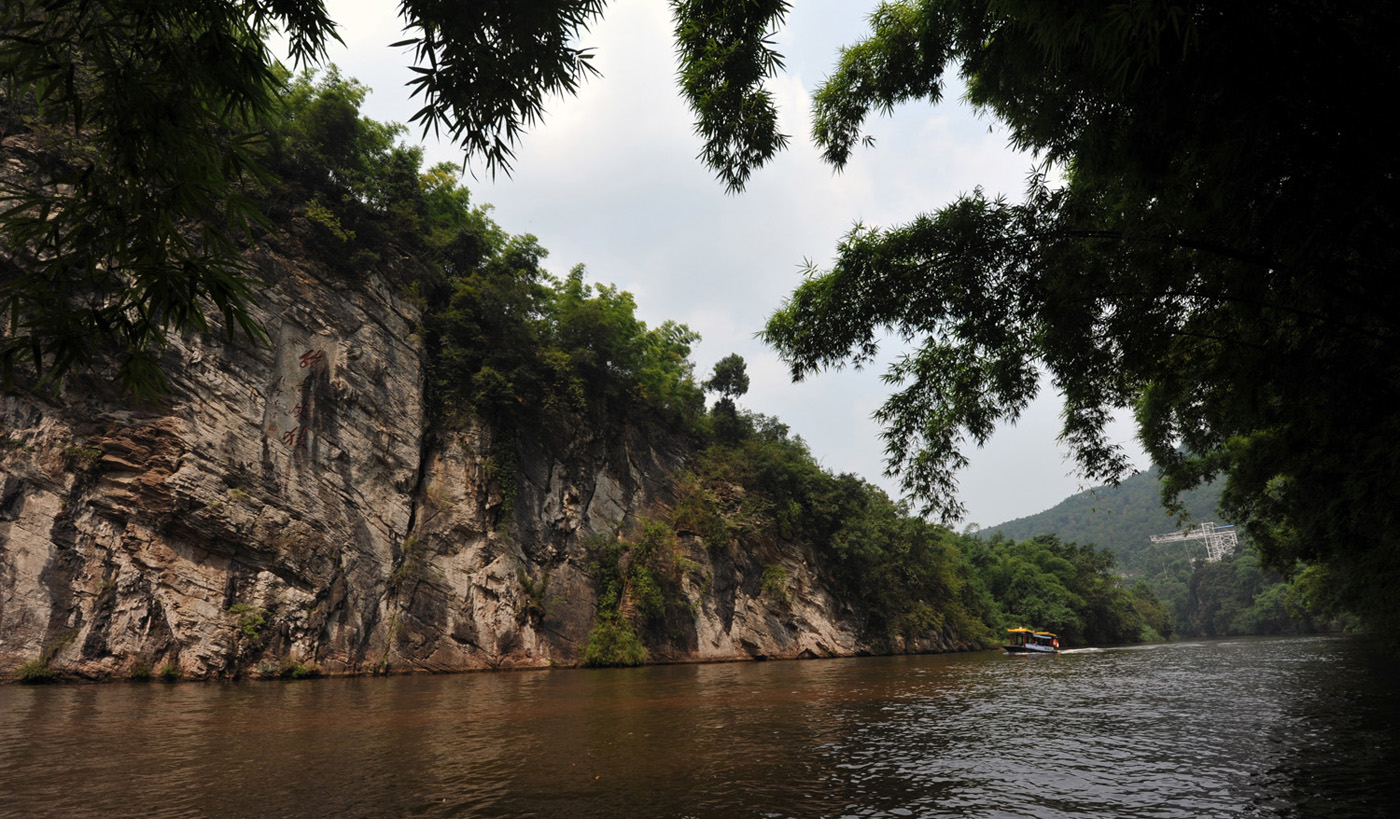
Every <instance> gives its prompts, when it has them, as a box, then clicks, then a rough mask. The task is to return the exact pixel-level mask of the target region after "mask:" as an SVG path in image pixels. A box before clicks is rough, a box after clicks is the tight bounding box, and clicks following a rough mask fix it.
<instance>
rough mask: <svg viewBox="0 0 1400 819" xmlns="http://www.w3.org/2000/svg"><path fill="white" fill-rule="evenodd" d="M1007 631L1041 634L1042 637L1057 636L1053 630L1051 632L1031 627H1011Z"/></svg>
mask: <svg viewBox="0 0 1400 819" xmlns="http://www.w3.org/2000/svg"><path fill="white" fill-rule="evenodd" d="M1007 632H1008V633H1023V634H1035V635H1039V636H1041V637H1054V636H1055V634H1054V633H1053V632H1049V631H1036V630H1035V629H1030V628H1009V629H1007Z"/></svg>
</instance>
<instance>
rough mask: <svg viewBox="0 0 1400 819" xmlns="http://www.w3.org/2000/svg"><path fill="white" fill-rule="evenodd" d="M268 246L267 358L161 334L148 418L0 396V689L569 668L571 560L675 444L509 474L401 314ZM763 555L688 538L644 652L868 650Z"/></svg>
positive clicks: (668, 657) (651, 442)
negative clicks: (442, 425) (294, 671)
mask: <svg viewBox="0 0 1400 819" xmlns="http://www.w3.org/2000/svg"><path fill="white" fill-rule="evenodd" d="M283 241H284V244H292V243H293V242H294V240H291V239H284V240H283ZM285 250H286V252H278V251H276V250H274V249H265V250H263V251H260V252H259V253H258V255H257V256H256V259H257V264H258V265H259V266H260V267H259V271H258V273H259V275H260V278H262V279H264V280H266V281H267V282H269V285H268V287H267V288H266V290H264V291H263V293H262V302H261V304H260V305H259V307H258V309H257V312H256V316H257V318H258V319H259V321H261V322H262V324H263V326H264V327H265V328H266V329H267V331H268V335H269V339H270V343H268V344H267V345H257V344H253V343H250V342H248V341H247V340H245V339H239V338H235V339H230V338H229V337H228V336H227V335H225V334H224V332H223V330H222V328H219V327H214V328H211V331H210V332H209V333H207V334H194V335H190V336H187V337H184V338H179V339H176V340H174V342H173V344H172V345H171V347H170V349H169V351H168V353H167V355H166V363H167V365H168V366H167V370H168V371H169V373H170V374H171V377H172V381H173V390H172V393H171V395H170V396H169V398H168V399H167V400H166V402H165V403H164V404H163V405H161V406H132V405H131V403H130V402H129V400H127V399H125V398H123V397H122V396H121V395H119V394H117V393H115V392H114V391H113V390H112V388H111V387H109V386H107V385H104V384H102V383H99V382H96V381H88V382H87V383H74V384H73V385H71V386H70V388H69V389H68V391H67V392H66V394H65V395H64V396H63V398H62V400H56V399H55V400H49V399H46V398H45V397H43V396H40V395H9V396H6V397H5V398H4V400H3V407H0V423H3V429H2V430H0V673H8V672H12V671H13V670H14V669H15V668H17V667H19V666H20V665H21V664H24V663H29V662H32V661H35V660H39V661H41V662H46V663H47V664H48V666H49V667H50V668H52V669H55V670H57V671H59V672H61V673H66V674H73V675H81V676H87V677H104V676H126V675H129V674H131V673H133V671H135V670H141V671H144V670H147V669H149V670H154V671H157V672H159V671H160V670H162V669H164V670H166V671H168V672H169V673H178V674H181V675H183V676H191V677H211V676H233V675H239V674H246V673H256V672H258V671H259V670H262V671H264V672H267V671H269V670H274V669H277V668H283V667H295V666H296V665H297V664H309V663H314V664H315V665H316V666H317V667H319V668H320V669H321V670H322V671H324V672H328V673H363V672H371V671H377V670H412V669H421V670H430V671H451V670H463V669H479V668H505V667H524V666H547V665H552V664H574V663H577V662H578V661H579V659H580V657H581V656H582V651H583V647H584V644H585V642H586V640H587V638H588V634H589V631H590V629H591V628H592V626H593V624H594V621H595V617H596V614H597V607H598V599H597V598H598V583H597V578H596V577H594V573H595V567H594V565H593V563H592V560H591V552H590V543H592V542H595V541H596V540H597V539H598V538H603V539H607V538H614V537H618V536H622V537H623V538H626V537H627V536H628V534H629V532H631V531H633V530H634V529H635V526H636V524H637V522H638V520H640V519H641V518H643V517H645V516H656V515H662V514H664V511H665V508H666V505H667V503H668V501H669V500H670V498H669V492H670V491H671V489H670V487H671V481H672V478H673V476H674V474H675V473H676V471H677V470H678V469H679V468H681V467H682V466H683V464H684V461H685V457H686V453H685V450H684V447H683V446H682V443H681V441H680V440H679V439H677V438H674V437H672V436H668V435H666V434H665V433H661V432H655V431H653V432H649V433H648V432H643V431H640V430H638V429H635V428H632V427H628V426H625V425H608V428H607V429H602V428H597V429H594V428H587V427H586V426H585V427H582V428H580V429H579V430H577V431H574V432H569V433H567V434H559V433H557V431H556V432H555V433H553V434H550V435H548V436H544V435H541V436H540V439H539V440H532V441H528V442H526V447H525V451H524V453H523V455H522V456H520V457H519V459H518V461H519V462H518V464H517V463H515V461H514V460H512V462H511V464H509V465H507V466H504V467H503V466H502V465H501V457H500V455H499V454H498V453H497V452H496V448H495V447H493V444H492V441H491V432H490V430H489V429H485V428H482V427H479V426H475V427H468V428H466V429H458V430H451V431H448V430H436V429H430V428H429V423H428V419H427V417H426V413H425V400H424V379H423V357H424V351H423V346H422V344H421V342H420V340H419V339H418V337H417V336H416V335H415V326H416V322H417V320H418V310H417V308H416V307H414V306H413V305H412V304H410V303H409V302H407V301H405V300H403V299H401V298H400V297H399V296H398V295H396V294H395V293H394V292H393V291H392V289H391V288H390V287H389V286H388V285H386V283H385V282H384V281H383V280H382V279H380V278H378V277H375V276H372V275H366V276H365V278H364V279H363V280H362V281H359V282H357V283H354V284H348V283H346V282H345V281H344V280H343V278H342V277H338V276H331V275H329V274H325V273H323V272H321V271H319V269H318V268H316V267H315V266H314V265H304V264H296V263H293V262H292V261H290V260H289V259H291V258H295V257H298V254H297V253H295V251H296V250H297V248H296V247H294V246H293V247H290V248H285ZM503 469H510V470H513V472H512V473H511V474H512V477H513V480H511V481H505V482H503V481H502V480H501V478H502V475H503V473H502V470H503ZM505 485H509V486H511V487H512V488H511V490H510V491H509V492H506V491H503V489H502V487H503V486H505ZM507 494H509V495H510V496H511V497H509V498H508V497H506V495H507ZM761 558H762V559H760V555H757V554H752V553H749V552H746V551H744V550H742V549H710V548H706V547H705V546H704V545H703V544H702V542H701V541H700V539H699V538H698V537H695V536H689V535H686V534H685V533H682V534H681V535H680V536H679V537H678V538H677V539H676V540H675V543H674V544H673V546H672V548H671V551H670V553H668V554H667V555H665V556H664V560H665V561H667V563H666V565H667V566H668V567H669V569H670V571H671V572H672V576H673V577H674V578H675V587H676V589H677V590H678V591H679V593H680V595H681V596H682V598H683V599H682V600H681V601H680V602H681V605H679V606H678V607H673V608H672V609H670V610H668V615H667V617H666V619H665V622H664V623H662V624H659V625H658V624H653V625H652V627H650V630H649V631H646V632H645V633H644V634H643V637H644V639H645V641H646V642H647V644H648V648H649V650H650V657H651V659H653V660H656V661H688V660H731V659H746V658H753V657H805V656H829V655H843V654H852V653H858V652H861V651H864V650H865V649H866V647H865V646H863V645H862V644H861V642H860V640H859V638H858V632H857V629H856V626H855V622H856V620H855V618H854V617H853V615H852V612H851V611H850V610H849V609H848V608H846V607H844V606H843V605H842V604H841V603H840V602H839V601H838V600H836V599H835V597H834V596H833V595H832V594H831V592H830V591H829V590H828V588H827V586H826V585H825V584H824V582H823V580H822V578H821V576H820V572H819V571H818V570H817V568H816V561H815V560H814V559H813V555H812V554H811V553H810V551H809V550H807V549H806V548H805V547H802V546H800V545H797V544H787V545H786V546H785V547H783V548H781V549H776V550H770V551H769V553H767V554H764V555H762V556H761ZM774 567H777V568H776V569H775V568H774ZM765 570H767V571H769V572H770V573H773V572H776V575H777V576H781V577H782V578H783V588H782V593H781V594H775V593H774V592H773V589H772V584H771V583H768V584H765V582H764V579H763V573H764V571H765ZM947 647H949V646H947V645H943V644H938V643H931V644H929V645H923V646H911V648H926V649H927V648H947Z"/></svg>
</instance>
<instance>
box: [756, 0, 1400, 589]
mask: <svg viewBox="0 0 1400 819" xmlns="http://www.w3.org/2000/svg"><path fill="white" fill-rule="evenodd" d="M1396 16H1397V11H1396V10H1395V9H1394V7H1392V6H1389V5H1382V4H1360V5H1358V4H1348V3H1327V2H1323V3H1312V2H1309V3H1303V2H1283V3H1274V4H1269V5H1267V6H1263V7H1258V6H1246V5H1240V4H1234V5H1224V6H1222V5H1220V4H1205V3H1201V4H1192V3H1134V4H1120V3H1110V2H1087V3H1074V4H1060V3H1047V2H1034V1H1032V0H1023V1H1021V2H946V1H945V0H921V1H920V2H903V3H888V4H885V5H884V6H882V8H881V10H880V11H879V12H877V13H876V14H875V15H874V16H873V17H872V19H871V25H872V31H871V34H870V35H869V36H868V37H866V38H865V39H863V40H862V41H860V42H859V43H857V44H855V45H854V46H852V47H850V48H848V49H846V50H845V51H844V52H843V54H842V58H841V62H840V65H839V66H838V68H837V70H836V72H835V73H834V74H833V75H832V76H831V77H830V78H829V79H828V80H827V81H826V83H825V84H824V85H823V86H822V87H821V88H820V89H819V90H818V92H817V93H816V95H815V97H814V136H815V138H816V140H817V142H818V143H819V144H820V145H821V146H822V148H823V149H824V150H825V152H826V156H827V158H828V160H829V161H831V162H832V163H833V164H835V165H836V166H838V167H840V166H841V165H842V164H844V163H845V162H847V161H849V159H850V156H851V151H852V149H853V147H854V146H855V144H856V143H857V142H858V141H859V140H860V128H861V125H862V123H863V122H864V120H865V118H866V117H867V116H868V115H869V113H870V112H871V111H872V110H888V109H889V108H890V107H891V106H893V105H895V104H898V103H900V102H903V101H906V100H913V99H928V100H930V101H937V100H938V99H939V98H940V95H941V93H942V89H943V83H944V82H945V74H946V72H948V71H952V70H956V71H957V72H958V73H959V74H960V75H961V76H962V77H963V78H964V79H965V80H966V83H967V87H968V98H969V100H970V101H971V102H972V103H973V104H974V105H976V106H979V107H981V108H983V109H985V110H988V111H990V112H991V113H992V114H994V115H995V116H997V117H998V118H999V119H1001V120H1002V121H1003V122H1005V123H1006V124H1007V125H1008V126H1009V128H1010V131H1011V134H1012V139H1013V141H1014V142H1015V144H1017V145H1018V146H1020V147H1022V148H1025V149H1029V150H1031V151H1033V152H1034V153H1035V154H1036V155H1037V156H1038V157H1039V161H1040V162H1041V165H1040V166H1039V171H1038V172H1037V173H1036V174H1035V175H1034V176H1033V178H1032V181H1031V184H1030V186H1029V190H1028V191H1027V194H1026V197H1025V199H1024V200H1023V201H1022V202H1019V203H1012V202H1009V201H1007V200H1005V199H1003V198H998V197H993V196H989V195H987V194H985V193H983V192H982V191H980V190H977V191H974V192H972V193H971V194H968V195H965V196H963V197H960V198H959V199H958V200H956V201H954V202H952V203H949V204H947V205H945V206H943V207H941V208H938V209H937V210H935V211H933V212H931V213H928V214H925V215H921V216H918V217H917V218H915V219H913V220H912V221H911V222H909V223H908V224H906V225H903V226H899V227H894V228H889V229H876V228H871V227H864V226H862V227H857V228H856V229H854V230H852V231H851V233H850V234H849V235H848V236H847V237H846V238H845V240H844V241H843V242H842V243H841V244H840V246H839V247H838V249H837V256H836V260H835V263H834V265H833V266H832V268H831V269H830V270H824V271H823V270H816V269H811V270H809V271H808V279H807V281H805V282H804V283H803V284H802V285H801V286H799V287H798V288H797V290H796V291H795V292H794V293H793V295H792V296H791V298H790V300H789V301H788V302H787V303H786V304H784V305H783V307H782V309H780V310H779V311H778V312H777V313H775V314H774V315H773V316H772V318H771V319H770V321H769V323H768V325H767V328H766V330H765V333H764V336H765V338H766V339H767V340H768V341H769V342H771V343H772V344H774V345H775V346H776V347H777V348H778V349H779V351H780V352H781V353H782V355H783V356H784V357H785V358H786V359H787V361H788V362H789V363H790V365H791V369H792V373H793V375H794V377H797V378H802V377H804V376H806V375H809V374H811V373H813V372H816V371H819V370H821V369H823V368H825V367H835V366H842V365H846V364H856V365H859V364H862V363H866V362H869V361H870V360H871V359H872V357H873V355H874V354H875V352H876V350H877V347H878V343H879V341H880V339H881V338H882V334H883V333H886V332H890V333H893V334H894V336H895V337H897V338H898V339H900V340H902V341H904V342H906V343H908V344H909V345H910V347H911V351H910V352H908V353H907V354H905V355H903V356H901V357H900V358H899V359H898V360H897V361H896V362H895V364H894V365H893V366H892V367H891V369H890V371H889V372H888V373H887V375H886V379H887V381H888V382H889V383H890V385H891V387H892V388H893V389H894V393H893V395H892V396H891V398H890V399H889V400H888V401H887V402H886V404H885V405H884V407H883V408H882V409H881V410H880V411H879V412H878V414H877V416H878V418H879V419H880V420H881V421H882V422H884V424H885V426H886V432H885V438H886V443H887V452H888V455H889V461H888V463H889V468H890V470H891V471H892V472H895V473H899V474H901V475H902V476H903V481H904V486H905V487H906V488H907V489H909V490H911V491H913V492H916V493H918V494H920V495H921V496H922V497H924V498H925V499H926V503H927V507H928V509H929V511H932V512H938V513H943V514H945V515H949V516H956V515H957V514H958V513H960V511H961V507H960V505H959V504H958V502H957V501H956V499H955V497H954V491H955V487H956V484H955V481H954V478H953V475H954V473H955V472H956V470H957V469H958V468H959V467H960V466H962V465H963V464H964V463H965V462H966V457H965V455H964V451H965V447H966V446H967V445H968V444H975V445H980V444H981V443H983V442H984V441H985V440H986V438H987V437H988V435H990V434H991V432H992V431H993V430H994V429H995V427H996V426H997V425H998V424H999V423H1002V422H1004V421H1015V420H1016V418H1017V417H1018V416H1019V414H1020V413H1021V412H1022V411H1023V410H1024V409H1025V407H1026V406H1027V404H1028V402H1029V401H1030V400H1031V399H1032V398H1033V397H1034V396H1035V395H1036V394H1037V392H1038V390H1039V389H1040V388H1041V385H1042V383H1043V382H1044V381H1045V380H1046V379H1048V380H1049V383H1050V384H1051V385H1052V386H1053V387H1054V388H1055V389H1056V390H1057V391H1058V392H1059V393H1061V394H1062V395H1063V397H1064V400H1065V410H1064V415H1063V418H1064V427H1063V432H1062V437H1063V440H1064V441H1065V442H1067V443H1068V445H1069V446H1070V448H1071V450H1072V451H1073V452H1074V454H1075V456H1076V458H1077V460H1078V462H1079V464H1080V466H1081V467H1082V469H1083V471H1084V472H1085V473H1086V475H1087V477H1089V478H1091V479H1099V480H1109V481H1112V480H1116V479H1117V478H1119V477H1120V476H1122V475H1123V474H1124V473H1125V471H1126V469H1127V468H1128V463H1127V461H1126V460H1125V458H1124V456H1123V454H1122V452H1121V450H1120V448H1119V447H1118V446H1116V445H1115V443H1114V442H1112V441H1110V440H1108V439H1107V438H1106V436H1105V432H1104V428H1105V424H1106V423H1107V421H1108V420H1109V419H1110V418H1111V416H1112V413H1113V412H1114V411H1115V410H1120V409H1132V410H1133V411H1134V412H1135V413H1136V416H1137V419H1138V422H1139V429H1140V436H1141V439H1142V441H1143V443H1144V445H1145V446H1146V448H1147V449H1148V451H1149V453H1150V454H1151V455H1152V457H1153V459H1154V460H1155V461H1156V462H1157V463H1158V464H1160V465H1161V466H1162V472H1163V476H1164V486H1165V489H1164V491H1165V494H1166V495H1167V496H1168V497H1175V496H1176V495H1177V494H1178V493H1180V492H1181V491H1183V490H1185V489H1188V488H1190V487H1192V486H1195V485H1197V484H1199V483H1201V482H1205V481H1209V480H1211V479H1213V478H1215V477H1217V476H1224V477H1225V483H1224V495H1223V500H1222V506H1223V510H1224V512H1225V514H1226V515H1227V517H1229V518H1231V519H1233V520H1236V521H1238V522H1241V523H1243V524H1245V526H1246V528H1247V530H1248V532H1249V534H1250V536H1251V537H1252V539H1253V540H1254V542H1255V543H1256V544H1258V545H1259V547H1260V550H1261V552H1262V554H1263V555H1264V556H1265V558H1266V560H1268V561H1269V562H1270V563H1272V565H1275V566H1280V567H1284V568H1289V567H1291V566H1292V564H1293V563H1294V561H1296V560H1300V559H1301V560H1305V561H1320V562H1321V563H1322V564H1323V565H1325V566H1326V567H1327V571H1328V572H1329V577H1330V579H1331V582H1334V583H1337V584H1339V585H1341V586H1343V587H1345V588H1347V589H1348V590H1349V591H1348V594H1347V595H1346V597H1347V598H1349V599H1350V600H1351V601H1352V604H1353V605H1354V606H1355V607H1356V608H1357V609H1358V610H1365V611H1369V612H1371V613H1373V614H1380V613H1383V612H1385V611H1386V607H1387V605H1388V604H1387V603H1386V596H1387V594H1389V593H1390V592H1389V591H1388V590H1391V591H1393V582H1394V580H1393V578H1395V577H1397V576H1400V557H1398V556H1397V555H1400V542H1397V541H1398V540H1400V532H1397V523H1398V521H1397V520H1396V510H1397V509H1400V488H1397V487H1400V458H1397V457H1396V449H1395V443H1394V442H1395V441H1396V440H1397V437H1396V436H1397V433H1400V414H1398V413H1397V410H1396V407H1397V406H1400V404H1397V399H1400V394H1397V393H1400V333H1397V330H1400V327H1397V316H1400V312H1397V308H1400V304H1397V299H1400V296H1397V293H1400V291H1397V290H1396V289H1395V288H1394V287H1393V286H1391V285H1390V283H1389V279H1390V278H1391V277H1392V276H1393V271H1394V270H1395V269H1396V261H1397V259H1396V255H1397V243H1396V242H1395V239H1394V236H1395V235H1396V234H1395V232H1394V228H1395V226H1396V224H1397V216H1400V214H1397V211H1396V207H1397V206H1396V202H1397V201H1400V200H1397V197H1396V193H1397V190H1396V188H1397V168H1396V165H1397V157H1396V154H1395V152H1394V151H1393V150H1392V149H1391V147H1390V145H1389V141H1390V139H1389V136H1388V135H1387V134H1386V133H1385V131H1384V130H1383V129H1381V128H1380V127H1379V126H1378V124H1377V123H1376V121H1375V117H1374V115H1373V112H1372V110H1371V109H1372V105H1371V104H1370V97H1371V91H1370V89H1375V88H1393V87H1397V86H1400V60H1396V59H1395V50H1394V46H1393V44H1392V42H1391V41H1390V39H1389V38H1388V37H1387V36H1386V35H1385V34H1384V33H1383V32H1386V31H1389V30H1390V28H1391V26H1393V25H1394V23H1395V22H1396V20H1395V18H1396Z"/></svg>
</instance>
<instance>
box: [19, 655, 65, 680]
mask: <svg viewBox="0 0 1400 819" xmlns="http://www.w3.org/2000/svg"><path fill="white" fill-rule="evenodd" d="M56 679H58V672H57V671H54V670H53V669H52V668H50V667H49V661H48V659H47V658H44V657H40V658H38V659H34V660H30V661H29V662H27V663H25V664H24V665H22V666H20V667H19V668H17V669H15V680H17V681H18V682H22V683H28V684H30V685H34V684H38V683H47V682H53V681H54V680H56Z"/></svg>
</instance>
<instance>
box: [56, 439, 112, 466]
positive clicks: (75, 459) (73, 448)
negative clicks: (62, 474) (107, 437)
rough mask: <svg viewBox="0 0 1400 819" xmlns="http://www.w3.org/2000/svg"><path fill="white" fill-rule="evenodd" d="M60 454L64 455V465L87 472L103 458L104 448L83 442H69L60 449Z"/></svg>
mask: <svg viewBox="0 0 1400 819" xmlns="http://www.w3.org/2000/svg"><path fill="white" fill-rule="evenodd" d="M59 454H60V455H62V456H63V463H64V465H66V466H67V467H68V468H69V469H71V470H73V471H75V472H86V471H87V470H89V469H92V468H93V467H95V466H97V462H98V461H99V460H101V459H102V450H100V449H97V448H96V447H90V446H82V445H81V444H69V445H68V446H65V447H64V448H63V449H61V450H59Z"/></svg>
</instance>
